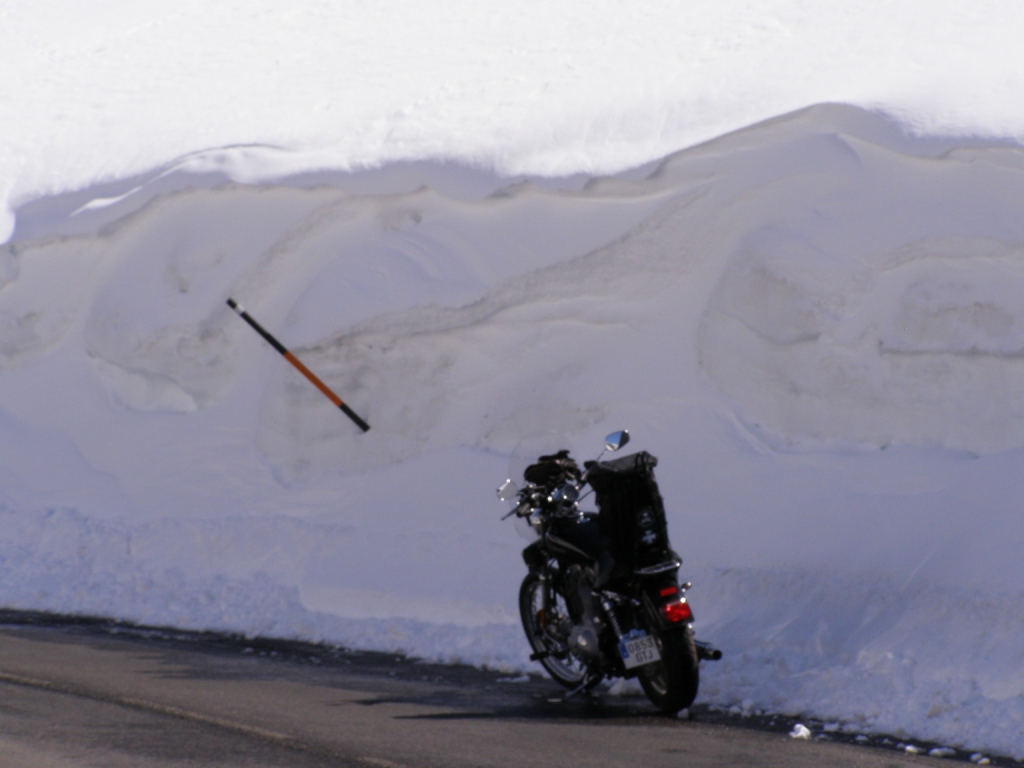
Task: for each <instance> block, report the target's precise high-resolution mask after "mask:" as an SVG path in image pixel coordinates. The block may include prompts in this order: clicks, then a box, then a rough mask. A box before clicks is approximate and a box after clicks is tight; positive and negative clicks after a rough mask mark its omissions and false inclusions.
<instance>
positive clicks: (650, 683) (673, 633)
mask: <svg viewBox="0 0 1024 768" xmlns="http://www.w3.org/2000/svg"><path fill="white" fill-rule="evenodd" d="M652 634H653V635H654V637H655V639H656V641H657V644H658V651H659V652H660V653H661V661H657V662H655V663H653V664H648V665H646V666H644V667H642V668H641V670H640V673H639V674H638V675H637V677H638V678H639V680H640V685H641V686H642V687H643V689H644V693H646V694H647V698H648V699H650V700H651V702H652V703H653V704H654V706H656V707H657V708H658V709H660V710H661V711H662V712H664V713H665V714H666V715H674V714H675V713H676V712H678V711H679V710H681V709H686V708H687V707H688V706H690V705H691V704H692V703H693V700H694V699H695V698H697V688H698V687H699V686H700V669H699V668H698V666H697V664H698V659H697V648H696V646H694V644H693V630H692V629H691V628H690V627H681V628H677V629H670V630H654V631H653V632H652Z"/></svg>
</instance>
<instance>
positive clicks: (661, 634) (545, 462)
mask: <svg viewBox="0 0 1024 768" xmlns="http://www.w3.org/2000/svg"><path fill="white" fill-rule="evenodd" d="M627 442H629V433H628V432H627V431H625V430H623V431H621V432H615V433H613V434H611V435H608V437H607V438H605V450H604V451H603V452H602V453H601V456H599V457H598V460H596V461H587V462H585V463H584V469H583V471H581V470H580V468H579V466H578V465H577V463H576V461H575V460H574V459H572V458H571V457H570V456H569V451H568V450H560V451H557V452H555V453H552V454H549V455H544V456H539V457H538V458H537V459H536V461H535V462H534V463H533V464H531V465H530V466H528V467H527V468H526V470H525V471H524V473H523V478H524V480H525V486H524V487H523V488H521V489H520V488H519V487H518V486H517V485H516V483H514V482H513V481H512V480H511V479H509V480H506V481H505V482H504V483H502V485H501V487H499V488H498V497H499V498H500V499H502V500H503V501H512V502H515V507H514V508H513V509H512V511H510V512H509V513H508V514H507V515H505V517H506V518H508V517H511V516H512V515H515V516H516V517H518V518H520V519H521V520H522V521H524V522H525V523H526V524H527V525H528V526H529V530H530V531H532V532H533V534H534V535H535V536H536V537H537V538H536V540H535V541H534V542H533V543H532V544H530V545H529V546H528V547H526V549H524V550H523V560H525V561H526V565H527V567H528V568H529V573H528V574H527V575H526V578H525V579H523V584H522V586H521V587H520V590H519V612H520V616H521V618H522V622H523V629H524V630H525V631H526V637H527V639H528V640H529V642H530V646H531V647H532V648H533V651H534V652H533V654H532V655H531V656H530V659H531V660H533V661H539V662H540V663H541V664H543V665H544V668H545V669H546V670H547V671H548V673H549V674H550V675H551V677H553V678H554V679H555V680H557V681H558V682H559V683H561V684H562V685H563V686H565V687H566V688H569V689H571V690H570V691H569V693H568V694H566V696H565V698H569V697H570V696H573V695H575V694H577V693H580V692H584V691H590V690H591V689H593V688H594V687H595V686H596V685H597V684H598V683H600V682H601V681H602V680H604V679H605V678H615V677H623V678H633V677H637V678H639V680H640V685H641V686H643V689H644V692H645V693H646V694H647V696H648V698H650V700H651V701H652V702H653V703H654V705H655V706H656V707H658V709H660V710H661V711H662V712H665V713H668V714H674V713H676V712H678V711H679V710H681V709H683V708H685V707H688V706H690V704H691V703H692V702H693V700H694V698H695V697H696V696H697V687H698V685H699V682H700V672H699V669H698V663H699V661H700V660H701V659H709V660H717V659H720V658H721V657H722V654H721V651H719V650H717V649H715V648H713V647H711V646H710V645H708V644H706V643H699V642H695V640H694V637H693V611H692V610H691V608H690V604H689V603H688V602H687V601H686V590H687V589H689V587H690V586H691V585H690V584H689V583H685V584H679V582H678V578H677V573H678V570H679V567H680V566H681V565H682V560H681V559H680V558H679V556H678V555H677V554H676V553H675V551H673V550H672V548H671V547H670V546H669V541H668V528H667V524H666V521H665V508H664V504H663V502H662V498H661V494H660V493H659V492H658V486H657V483H656V482H655V480H654V467H655V466H656V465H657V463H658V460H657V459H656V458H655V457H654V456H651V455H650V454H649V453H646V452H641V453H636V454H633V455H630V456H625V457H623V458H620V459H616V460H613V461H604V462H602V461H600V459H601V457H603V456H604V454H605V453H606V452H608V451H617V450H619V448H621V447H622V446H623V445H625V444H626V443H627ZM588 484H589V485H590V487H591V488H592V489H593V492H594V493H595V495H596V501H597V507H598V510H599V511H598V512H597V513H596V514H595V513H583V512H581V511H580V507H579V502H580V499H581V490H582V489H583V487H584V486H585V485H588ZM503 519H504V518H503Z"/></svg>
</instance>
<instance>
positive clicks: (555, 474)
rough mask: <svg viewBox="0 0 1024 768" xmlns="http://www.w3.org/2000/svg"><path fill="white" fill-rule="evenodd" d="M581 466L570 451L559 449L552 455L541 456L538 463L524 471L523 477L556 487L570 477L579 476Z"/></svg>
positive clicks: (531, 481)
mask: <svg viewBox="0 0 1024 768" xmlns="http://www.w3.org/2000/svg"><path fill="white" fill-rule="evenodd" d="M579 476H580V468H579V467H578V466H577V464H576V460H575V459H573V458H572V457H571V456H569V451H565V450H563V451H559V452H558V453H553V454H551V455H550V456H540V457H538V459H537V463H535V464H531V465H530V466H528V467H527V468H526V471H525V472H524V473H523V479H524V480H526V482H528V483H534V484H535V485H540V486H543V487H546V488H554V487H556V486H558V485H560V484H562V483H564V482H565V481H566V479H568V478H569V477H574V478H578V477H579Z"/></svg>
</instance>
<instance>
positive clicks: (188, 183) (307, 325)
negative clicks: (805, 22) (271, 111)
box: [0, 105, 1024, 755]
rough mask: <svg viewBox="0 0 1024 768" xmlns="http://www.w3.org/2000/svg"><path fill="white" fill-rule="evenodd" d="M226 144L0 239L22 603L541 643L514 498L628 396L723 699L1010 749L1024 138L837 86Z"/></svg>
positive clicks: (4, 368) (16, 573)
mask: <svg viewBox="0 0 1024 768" xmlns="http://www.w3.org/2000/svg"><path fill="white" fill-rule="evenodd" d="M208 171H209V169H207V171H206V172H204V175H190V174H189V173H185V172H180V171H179V172H175V173H171V174H168V175H165V176H163V177H160V178H154V179H150V180H148V181H146V180H143V181H142V183H138V180H129V181H127V182H125V184H124V185H123V186H121V187H119V188H118V187H116V185H114V186H111V185H107V186H102V187H98V188H97V189H96V190H94V192H93V196H92V198H90V196H89V195H88V194H84V193H77V194H75V195H71V196H68V197H57V198H53V199H48V200H41V201H37V202H36V203H33V204H31V205H26V206H25V209H24V211H23V212H24V216H23V217H22V219H21V221H22V222H23V223H24V230H22V229H20V228H19V231H18V232H16V233H15V237H14V238H13V239H12V241H11V242H10V243H9V244H8V245H6V246H4V247H3V249H2V250H0V265H2V271H0V276H2V279H3V280H4V284H3V287H2V288H0V376H2V377H3V381H4V386H3V387H2V388H0V408H2V411H0V426H2V427H3V429H2V431H0V471H2V473H3V474H2V477H3V482H4V484H3V487H2V494H3V495H2V498H0V501H2V502H3V504H4V507H3V510H4V511H3V513H2V515H3V527H2V529H0V530H3V531H4V533H3V536H2V538H0V574H2V578H0V602H2V603H4V604H6V605H12V606H17V607H24V608H43V609H49V610H62V611H84V612H97V613H104V614H108V615H114V616H118V617H121V618H130V619H134V620H139V621H147V622H159V623H169V624H176V625H181V626H188V627H193V628H201V627H216V628H223V629H236V630H240V631H244V632H261V633H272V634H279V635H283V636H293V637H303V638H315V639H324V640H328V641H334V642H344V643H352V644H356V645H361V646H363V647H371V648H388V649H398V648H402V649H405V650H408V651H410V652H412V653H415V654H420V655H424V656H427V657H430V658H451V657H452V655H453V654H454V655H457V656H458V658H460V659H462V660H465V661H471V662H477V663H487V664H494V665H497V666H502V667H508V668H510V669H512V668H524V667H525V666H526V665H527V664H528V662H527V661H526V658H525V655H526V653H527V651H526V649H525V643H524V642H523V641H522V640H521V639H520V638H519V634H518V630H517V628H516V621H517V618H516V606H515V596H516V593H517V586H518V580H519V578H520V577H521V574H522V564H521V562H520V560H519V555H518V549H519V545H520V542H519V541H518V540H517V539H516V538H515V537H514V535H513V532H512V527H511V526H510V525H508V524H502V523H500V522H499V521H498V516H499V514H500V513H501V511H502V510H501V508H500V506H499V505H497V503H496V502H495V501H494V497H493V489H494V487H495V486H496V485H497V483H498V482H500V480H501V479H503V475H504V471H505V466H506V463H507V457H508V454H509V452H510V451H511V449H512V447H513V446H514V444H515V443H516V442H517V441H518V439H519V438H520V437H521V436H522V435H523V434H525V433H528V432H531V431H534V430H535V429H537V428H538V427H554V428H557V429H560V430H562V431H565V432H568V433H570V434H571V435H572V436H573V438H574V440H575V444H576V452H577V453H578V454H579V455H581V456H586V455H587V454H590V453H595V454H596V452H597V449H598V446H599V445H600V437H601V436H603V435H604V434H605V433H607V432H609V431H612V430H613V429H615V428H620V427H623V426H627V427H629V428H630V429H631V430H632V433H633V435H634V439H635V443H636V448H637V450H640V449H646V450H649V451H651V452H652V453H654V454H656V455H658V456H659V457H660V459H661V463H660V465H659V467H658V477H659V482H660V484H661V487H662V490H663V493H664V495H665V497H666V501H667V506H668V508H669V510H670V513H669V514H670V529H671V531H672V538H673V543H674V544H675V546H676V548H677V549H679V550H680V551H681V552H682V553H683V555H684V556H685V557H686V559H687V564H686V566H685V568H684V573H683V576H684V577H686V578H692V579H693V580H694V581H695V582H696V584H697V586H696V587H695V588H694V591H693V593H692V597H693V603H694V606H695V610H696V614H697V619H698V623H697V630H698V634H699V635H701V636H702V637H705V638H706V639H708V640H711V641H713V642H716V643H719V644H721V645H722V646H723V648H724V649H725V650H726V653H727V658H726V660H725V661H724V662H722V664H721V665H719V666H709V667H708V668H707V669H706V670H705V673H704V680H705V682H704V688H703V691H704V693H703V694H702V695H703V696H704V698H705V700H709V701H715V702H718V703H726V704H729V703H734V702H738V701H743V700H750V701H752V702H754V704H753V706H756V707H760V708H775V709H785V710H788V711H795V710H801V711H803V712H806V713H808V714H814V715H817V716H819V717H825V718H829V719H831V720H837V719H843V720H849V721H853V722H856V723H858V724H859V725H860V727H863V728H864V729H866V730H870V729H877V730H888V731H900V730H902V731H905V732H907V733H908V734H913V735H915V736H918V737H920V738H932V739H935V740H937V741H943V742H947V743H953V744H961V743H962V744H964V745H968V746H976V747H978V748H982V747H983V748H985V749H988V750H995V751H1003V752H1013V753H1019V754H1022V755H1024V726H1022V725H1021V720H1020V717H1021V715H1022V714H1024V708H1022V707H1024V678H1021V676H1020V675H1018V674H1017V672H1016V671H1015V670H1018V669H1019V668H1020V665H1021V658H1020V653H1019V650H1018V649H1019V643H1018V642H1017V641H1016V635H1017V634H1018V632H1019V631H1020V630H1021V628H1022V625H1024V620H1022V619H1021V617H1022V615H1024V595H1022V590H1021V584H1022V583H1024V566H1022V563H1021V559H1020V557H1019V552H1020V546H1021V541H1022V539H1024V526H1022V524H1021V523H1020V520H1019V509H1020V507H1021V503H1022V502H1024V486H1022V484H1021V483H1020V482H1019V480H1018V479H1017V478H1018V477H1019V476H1020V472H1019V467H1020V464H1021V461H1022V459H1024V417H1022V408H1021V406H1020V405H1019V403H1020V402H1021V397H1020V396H1021V395H1022V394H1024V368H1022V363H1021V361H1022V360H1024V346H1022V345H1024V330H1022V327H1024V326H1022V323H1024V292H1022V291H1020V290H1019V287H1024V155H1022V154H1021V151H1020V150H1019V149H1016V148H1009V147H999V146H984V145H981V144H978V143H976V142H975V143H973V144H971V143H969V142H954V141H940V140H917V139H912V138H910V137H908V136H906V135H904V134H903V133H902V132H901V131H899V130H898V129H897V128H895V127H894V125H893V124H892V123H891V122H889V121H887V120H885V119H883V118H882V117H880V116H878V115H877V114H873V113H868V112H864V111H862V110H859V109H856V108H852V107H840V106H834V105H833V106H828V105H826V106H819V107H815V108H811V109H807V110H803V111H801V112H798V113H794V114H791V115H787V116H784V117H782V118H778V119H775V120H772V121H769V122H767V123H762V124H759V125H756V126H753V127H751V128H748V129H745V130H743V131H740V132H737V133H734V134H729V135H726V136H723V137H721V138H719V139H717V140H715V141H713V142H710V143H707V144H704V145H701V146H697V147H694V148H692V149H689V150H686V151H684V152H680V153H678V154H675V155H672V156H670V157H668V158H667V159H665V160H664V161H663V162H662V163H661V164H659V165H658V166H657V167H656V168H655V169H653V171H652V172H651V173H650V174H649V175H647V176H646V177H643V178H640V177H638V176H627V177H622V178H607V179H598V180H594V181H591V182H589V183H586V184H581V185H577V186H576V188H575V189H572V188H563V189H551V188H548V189H544V188H541V187H538V186H535V185H532V184H529V183H521V184H514V185H511V186H509V187H507V188H504V189H500V190H498V191H497V192H495V193H494V194H489V190H490V189H494V187H495V186H497V185H496V184H494V183H491V185H490V186H488V183H487V182H486V180H484V179H483V178H482V177H481V176H479V175H476V176H474V175H473V174H472V173H469V174H468V175H467V172H465V171H463V170H458V169H452V170H450V171H448V170H445V168H444V167H443V166H429V167H428V166H419V167H406V168H405V169H404V170H403V171H402V173H401V174H399V175H400V176H401V178H398V177H395V176H392V177H390V180H388V177H387V175H386V174H387V172H382V176H381V177H380V178H378V179H377V180H376V182H374V181H372V180H369V179H368V177H367V176H365V175H362V176H360V175H353V176H351V177H345V176H340V175H335V176H333V177H330V178H329V179H328V178H327V177H317V178H316V179H313V180H310V179H305V180H292V183H288V184H285V183H278V184H264V185H239V184H237V183H223V182H224V181H225V179H226V178H227V177H226V176H225V175H223V174H222V175H220V176H217V175H216V174H213V173H211V172H208ZM417 174H421V178H428V177H429V178H433V179H442V180H443V183H442V184H439V185H437V186H439V187H441V186H444V185H445V184H447V187H448V188H449V189H450V190H452V191H450V192H448V193H445V194H441V193H439V192H437V191H434V190H432V189H430V188H426V189H417V186H418V185H417V184H416V183H415V182H416V176H417ZM445 179H446V181H444V180H445ZM328 181H329V182H330V183H327V182H328ZM192 182H195V183H194V185H193V184H192ZM492 182H493V180H492ZM375 184H376V186H374V185H375ZM389 184H390V185H391V186H390V187H389V186H388V185H389ZM136 187H137V189H136ZM470 188H472V190H473V191H469V190H470ZM133 190H134V191H133ZM410 190H411V191H410ZM481 191H482V192H483V194H481ZM126 193H127V194H126ZM76 211H77V213H76ZM228 296H233V297H234V298H236V299H238V300H239V301H241V302H242V303H243V304H245V306H246V307H247V308H248V309H249V310H250V311H251V312H252V313H253V314H254V316H255V317H256V318H257V319H259V320H260V321H261V322H262V323H263V324H265V325H266V326H267V327H268V328H270V329H272V330H273V331H274V332H275V333H277V334H278V335H279V336H280V338H281V339H282V341H283V342H284V343H285V344H286V345H288V346H289V347H291V348H292V349H293V351H295V353H296V354H297V355H298V356H299V357H300V358H301V359H302V360H303V361H305V362H306V363H307V365H309V367H310V368H312V369H313V370H314V371H316V372H317V373H318V374H320V375H321V376H322V377H323V378H324V380H325V381H327V383H328V384H329V385H331V386H332V387H334V388H336V389H337V391H338V392H339V393H341V395H342V396H343V397H344V398H345V399H346V400H347V401H348V402H349V403H350V404H351V405H352V407H353V408H354V409H355V410H356V411H357V412H359V413H360V414H362V415H363V416H364V417H366V418H367V420H368V421H369V422H370V424H371V425H372V426H373V429H372V430H371V431H370V432H369V433H368V434H366V435H362V434H360V433H359V431H358V430H357V429H356V428H355V427H354V426H353V425H352V424H350V423H349V422H348V421H347V420H346V419H344V417H342V416H341V415H339V414H338V412H337V410H336V409H334V408H333V407H332V406H331V405H330V404H329V403H328V402H326V401H325V400H324V399H323V398H322V397H321V396H319V395H318V394H317V393H316V392H315V391H314V390H312V389H311V388H310V387H309V385H308V383H306V382H305V381H304V380H303V379H301V378H300V377H299V376H298V375H297V374H296V373H295V372H294V371H292V370H291V369H290V368H289V367H287V366H286V365H284V364H283V363H282V361H281V360H280V358H279V357H278V356H277V355H275V354H274V353H273V352H272V351H271V350H270V349H269V348H268V347H267V346H266V345H265V344H264V343H263V342H261V341H260V340H259V339H258V337H256V336H255V335H254V334H253V333H252V331H251V330H250V329H249V328H247V327H246V326H245V325H244V324H243V323H241V322H240V321H239V320H238V318H237V317H235V316H234V315H233V314H232V313H231V312H230V310H229V309H228V308H227V307H226V306H225V305H224V301H225V299H226V298H227V297H228Z"/></svg>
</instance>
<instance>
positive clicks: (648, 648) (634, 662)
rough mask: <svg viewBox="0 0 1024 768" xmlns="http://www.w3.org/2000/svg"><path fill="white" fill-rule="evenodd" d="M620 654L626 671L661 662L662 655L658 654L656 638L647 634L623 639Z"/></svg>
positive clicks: (620, 644)
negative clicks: (653, 662)
mask: <svg viewBox="0 0 1024 768" xmlns="http://www.w3.org/2000/svg"><path fill="white" fill-rule="evenodd" d="M619 653H620V654H621V656H622V663H623V664H625V665H626V669H632V668H633V667H639V666H641V665H642V664H650V663H651V662H652V661H661V654H660V653H658V646H657V644H656V643H655V642H654V637H653V636H651V635H647V634H643V635H639V636H637V635H633V636H627V637H624V638H622V642H620V643H619Z"/></svg>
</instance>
